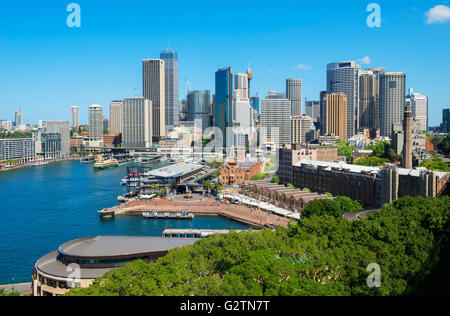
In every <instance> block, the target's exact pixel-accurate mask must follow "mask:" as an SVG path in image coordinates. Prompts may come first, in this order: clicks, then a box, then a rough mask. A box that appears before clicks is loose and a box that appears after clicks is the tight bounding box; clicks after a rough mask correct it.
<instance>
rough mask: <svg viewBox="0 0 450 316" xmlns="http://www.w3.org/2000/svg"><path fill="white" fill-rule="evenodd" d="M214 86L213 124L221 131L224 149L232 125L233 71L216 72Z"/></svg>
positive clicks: (222, 70) (229, 69)
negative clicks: (228, 130)
mask: <svg viewBox="0 0 450 316" xmlns="http://www.w3.org/2000/svg"><path fill="white" fill-rule="evenodd" d="M215 85H216V88H215V89H216V94H215V98H214V101H215V104H214V123H215V126H216V127H218V128H219V129H220V130H221V131H222V135H221V136H222V139H223V146H224V147H226V146H227V140H228V138H229V136H228V135H227V129H228V128H229V127H232V125H233V70H232V69H231V68H230V67H228V68H222V69H219V70H218V71H216V80H215ZM217 136H218V135H216V137H217ZM230 137H231V138H232V135H230ZM230 145H231V144H230Z"/></svg>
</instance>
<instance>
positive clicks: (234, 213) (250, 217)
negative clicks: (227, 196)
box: [105, 198, 291, 227]
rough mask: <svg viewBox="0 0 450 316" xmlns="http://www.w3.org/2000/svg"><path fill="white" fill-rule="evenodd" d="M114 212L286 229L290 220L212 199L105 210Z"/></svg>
mask: <svg viewBox="0 0 450 316" xmlns="http://www.w3.org/2000/svg"><path fill="white" fill-rule="evenodd" d="M105 211H116V212H118V215H121V214H122V215H125V214H132V213H142V212H145V211H167V212H177V211H190V212H193V213H195V214H196V215H220V216H224V217H228V218H232V219H234V220H237V221H240V222H244V223H247V224H250V225H255V226H259V227H274V226H282V227H288V225H289V223H290V222H291V220H290V219H288V218H285V217H282V216H278V215H276V214H269V213H267V212H265V211H259V210H257V209H252V208H249V207H246V206H243V205H233V204H229V203H222V202H217V201H216V200H214V199H212V198H207V199H205V200H203V201H183V202H181V201H169V200H167V199H154V200H151V201H135V202H130V203H126V204H122V205H119V206H117V207H114V208H111V209H108V210H105Z"/></svg>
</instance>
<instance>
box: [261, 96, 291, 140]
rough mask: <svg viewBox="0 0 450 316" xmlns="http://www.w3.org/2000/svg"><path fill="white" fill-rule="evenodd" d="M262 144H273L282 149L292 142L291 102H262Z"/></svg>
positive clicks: (272, 100)
mask: <svg viewBox="0 0 450 316" xmlns="http://www.w3.org/2000/svg"><path fill="white" fill-rule="evenodd" d="M260 117H261V119H260V126H261V128H260V134H261V143H264V142H273V143H275V145H276V146H278V147H281V146H282V145H284V144H289V143H290V142H291V128H290V127H291V101H290V100H288V99H269V98H267V97H266V99H264V100H261V112H260Z"/></svg>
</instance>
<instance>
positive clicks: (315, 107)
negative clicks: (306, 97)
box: [305, 101, 320, 122]
mask: <svg viewBox="0 0 450 316" xmlns="http://www.w3.org/2000/svg"><path fill="white" fill-rule="evenodd" d="M305 114H306V116H309V117H310V118H312V119H313V121H314V122H319V121H320V102H319V101H306V102H305Z"/></svg>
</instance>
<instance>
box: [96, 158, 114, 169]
mask: <svg viewBox="0 0 450 316" xmlns="http://www.w3.org/2000/svg"><path fill="white" fill-rule="evenodd" d="M117 167H119V162H118V161H117V160H116V159H108V160H103V158H101V159H99V160H96V162H95V164H94V169H95V170H103V169H108V168H117Z"/></svg>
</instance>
